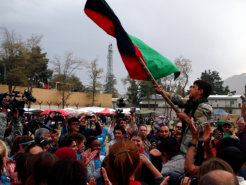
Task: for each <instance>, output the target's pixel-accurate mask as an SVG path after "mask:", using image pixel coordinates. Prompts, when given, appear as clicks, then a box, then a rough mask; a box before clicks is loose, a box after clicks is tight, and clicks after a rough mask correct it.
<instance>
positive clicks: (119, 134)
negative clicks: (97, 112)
mask: <svg viewBox="0 0 246 185" xmlns="http://www.w3.org/2000/svg"><path fill="white" fill-rule="evenodd" d="M125 135H126V131H125V129H124V128H123V127H120V126H118V125H117V126H115V127H114V138H115V140H116V141H119V140H122V139H124V137H125Z"/></svg>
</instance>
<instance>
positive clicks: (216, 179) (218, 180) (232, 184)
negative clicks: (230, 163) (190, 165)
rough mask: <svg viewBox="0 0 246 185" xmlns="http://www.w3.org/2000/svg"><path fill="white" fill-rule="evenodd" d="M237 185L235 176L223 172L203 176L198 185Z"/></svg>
mask: <svg viewBox="0 0 246 185" xmlns="http://www.w3.org/2000/svg"><path fill="white" fill-rule="evenodd" d="M207 184H213V185H221V184H223V185H239V183H238V181H237V178H236V176H235V175H234V174H233V173H230V172H228V171H225V170H213V171H210V172H208V173H207V174H206V175H204V176H203V177H202V178H201V180H200V181H199V185H207Z"/></svg>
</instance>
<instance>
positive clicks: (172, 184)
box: [167, 171, 198, 185]
mask: <svg viewBox="0 0 246 185" xmlns="http://www.w3.org/2000/svg"><path fill="white" fill-rule="evenodd" d="M167 176H169V180H168V184H169V185H180V184H181V181H182V179H184V178H185V177H186V175H185V174H182V173H179V172H177V171H173V172H169V173H167ZM189 180H190V185H197V184H198V181H197V178H196V176H192V177H189Z"/></svg>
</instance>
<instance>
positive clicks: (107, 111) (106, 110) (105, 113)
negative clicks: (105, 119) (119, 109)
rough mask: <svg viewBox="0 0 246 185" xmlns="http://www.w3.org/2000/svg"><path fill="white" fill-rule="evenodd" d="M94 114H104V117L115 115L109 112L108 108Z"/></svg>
mask: <svg viewBox="0 0 246 185" xmlns="http://www.w3.org/2000/svg"><path fill="white" fill-rule="evenodd" d="M96 114H104V115H115V113H114V112H112V111H110V110H109V109H108V108H105V109H103V110H102V111H100V112H96Z"/></svg>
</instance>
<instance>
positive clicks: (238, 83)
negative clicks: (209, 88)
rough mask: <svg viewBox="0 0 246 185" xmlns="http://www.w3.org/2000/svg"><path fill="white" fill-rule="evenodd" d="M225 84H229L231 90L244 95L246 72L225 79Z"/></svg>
mask: <svg viewBox="0 0 246 185" xmlns="http://www.w3.org/2000/svg"><path fill="white" fill-rule="evenodd" d="M223 86H224V87H225V86H229V89H230V91H236V95H244V96H245V93H246V92H245V91H246V87H245V86H246V73H242V74H240V75H233V76H231V77H229V78H227V79H225V80H224V84H223Z"/></svg>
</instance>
